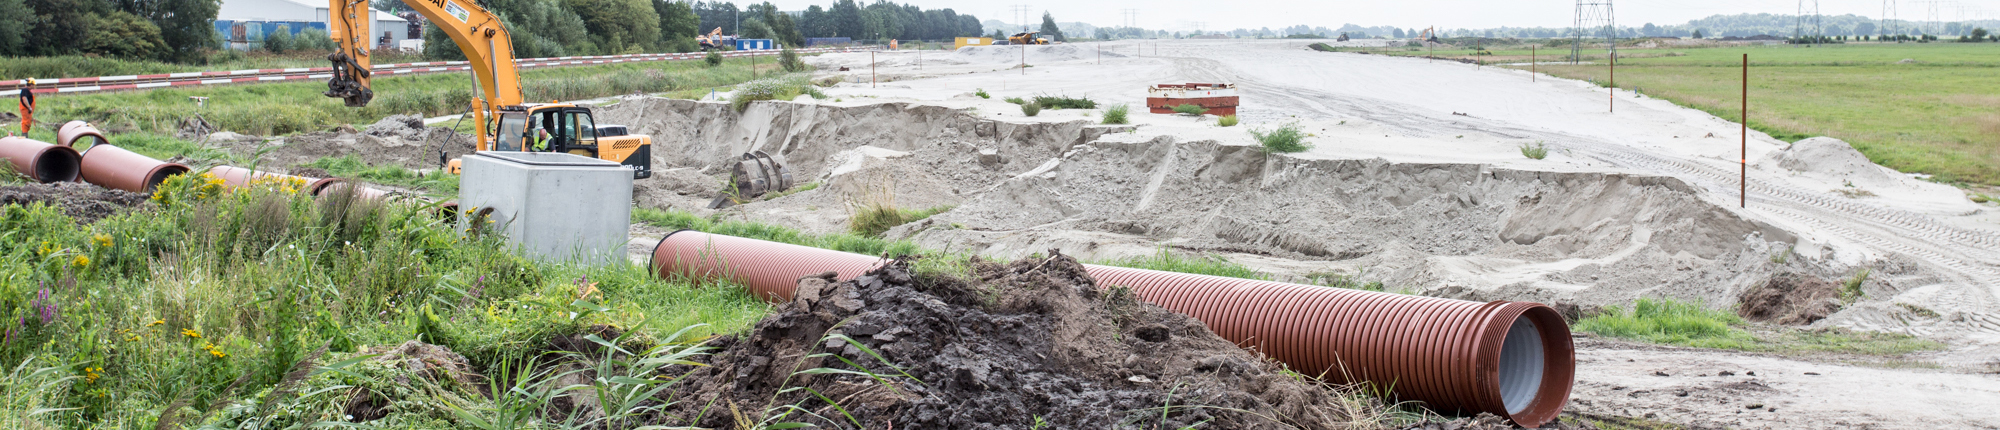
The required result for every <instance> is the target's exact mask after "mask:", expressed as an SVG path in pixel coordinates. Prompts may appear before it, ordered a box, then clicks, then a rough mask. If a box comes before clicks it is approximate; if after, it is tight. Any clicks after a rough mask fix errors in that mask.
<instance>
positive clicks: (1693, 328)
mask: <svg viewBox="0 0 2000 430" xmlns="http://www.w3.org/2000/svg"><path fill="white" fill-rule="evenodd" d="M1748 327H1749V325H1748V323H1746V322H1744V321H1743V319H1742V318H1741V317H1738V316H1736V314H1735V313H1734V312H1730V311H1725V310H1714V309H1708V308H1704V307H1702V306H1701V305H1700V304H1696V303H1689V302H1682V301H1678V300H1673V299H1652V298H1642V299H1639V300H1638V301H1636V302H1634V303H1633V304H1632V306H1631V307H1630V308H1626V307H1623V306H1612V307H1607V308H1605V309H1604V311H1603V312H1601V313H1598V314H1597V315H1593V316H1589V317H1586V318H1584V319H1583V320H1582V321H1577V322H1576V324H1575V325H1573V326H1572V327H1571V329H1572V330H1576V331H1579V332H1585V333H1591V334H1596V335H1599V336H1605V337H1614V338H1620V339H1628V340H1636V341H1641V342H1649V343H1658V344H1666V345H1680V346H1691V347H1696V348H1715V349H1734V350H1743V351H1759V352H1776V353H1784V354H1808V353H1839V354H1861V355H1875V356H1898V355H1903V354H1908V353H1912V352H1918V351H1928V350H1937V349H1941V348H1943V347H1944V345H1943V344H1941V343H1938V342H1935V341H1930V340H1924V339H1920V338H1916V337H1912V336H1908V335H1901V334H1893V333H1873V332H1856V331H1850V330H1845V329H1837V328H1836V329H1819V330H1802V329H1791V328H1783V327H1778V328H1773V329H1768V330H1767V329H1760V330H1758V332H1753V331H1752V330H1748V329H1747V328H1748Z"/></svg>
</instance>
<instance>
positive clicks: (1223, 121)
mask: <svg viewBox="0 0 2000 430" xmlns="http://www.w3.org/2000/svg"><path fill="white" fill-rule="evenodd" d="M1236 123H1237V119H1236V115H1223V116H1222V117H1220V118H1216V119H1215V125H1216V126H1218V127H1235V126H1236Z"/></svg>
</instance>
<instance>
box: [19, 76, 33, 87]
mask: <svg viewBox="0 0 2000 430" xmlns="http://www.w3.org/2000/svg"><path fill="white" fill-rule="evenodd" d="M21 82H25V83H27V84H28V86H30V87H32V86H35V78H27V79H22V80H21Z"/></svg>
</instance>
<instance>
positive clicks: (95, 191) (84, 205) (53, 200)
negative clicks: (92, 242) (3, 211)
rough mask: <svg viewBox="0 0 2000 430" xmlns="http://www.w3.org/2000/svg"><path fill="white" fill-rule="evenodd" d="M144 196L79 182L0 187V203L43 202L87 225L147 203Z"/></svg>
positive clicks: (24, 203) (0, 204) (22, 203)
mask: <svg viewBox="0 0 2000 430" xmlns="http://www.w3.org/2000/svg"><path fill="white" fill-rule="evenodd" d="M146 198H147V196H146V195H145V194H139V193H134V192H128V191H123V190H114V189H109V188H103V187H98V186H96V185H91V184H86V183H82V182H57V183H52V184H23V185H10V186H4V187H0V206H5V205H13V204H19V205H28V204H33V203H45V204H48V205H49V206H54V207H57V208H61V209H62V211H63V214H65V215H69V217H70V218H76V221H77V222H80V223H84V224H89V223H93V222H97V220H100V219H104V218H105V217H109V216H112V215H117V214H118V213H119V212H124V211H126V210H128V209H131V208H133V207H137V206H139V205H140V204H143V203H146Z"/></svg>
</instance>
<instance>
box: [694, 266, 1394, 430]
mask: <svg viewBox="0 0 2000 430" xmlns="http://www.w3.org/2000/svg"><path fill="white" fill-rule="evenodd" d="M1052 254H1053V253H1052ZM973 266H974V268H973V272H974V278H976V279H971V280H959V279H951V278H948V277H946V278H942V279H940V278H937V277H919V276H915V275H913V274H912V273H911V271H910V269H909V268H908V263H907V262H904V261H898V262H896V263H894V264H892V265H890V266H888V267H885V268H883V269H880V270H877V271H875V272H872V273H869V274H867V275H864V276H861V277H858V278H856V279H854V280H851V281H845V282H831V279H832V276H831V275H832V274H831V273H829V274H825V275H823V277H808V278H805V279H803V280H801V281H800V283H799V290H798V293H797V297H796V298H795V299H794V300H793V301H791V302H789V303H786V304H784V305H781V306H780V307H779V308H778V309H777V311H776V312H775V313H773V314H772V315H770V316H768V317H766V318H765V319H764V320H763V321H762V322H759V323H758V324H757V326H756V328H754V329H753V331H752V332H751V333H750V334H749V335H747V337H744V338H723V339H718V340H717V341H715V342H714V343H713V345H714V346H717V347H718V348H720V350H721V351H720V352H719V353H717V354H716V355H714V356H711V357H709V360H710V362H709V363H708V364H710V366H709V367H702V368H698V369H696V370H694V371H693V373H692V374H690V375H687V376H686V377H685V378H684V379H682V381H684V382H683V383H684V384H688V385H686V386H684V387H683V388H680V389H679V391H680V392H678V393H675V394H673V395H672V396H673V398H674V399H677V403H675V404H673V405H671V406H670V407H668V408H667V409H666V410H665V411H664V412H666V414H664V415H663V416H662V417H661V421H662V422H660V424H664V425H693V426H700V427H706V428H736V427H740V424H741V423H757V422H760V421H767V420H769V422H802V423H810V424H814V425H817V426H819V427H821V428H854V427H857V425H856V423H857V422H858V424H859V427H865V428H891V426H893V428H911V429H1028V428H1051V429H1109V428H1149V429H1150V428H1182V427H1186V426H1193V425H1198V424H1199V425H1202V426H1203V428H1229V429H1280V428H1305V429H1332V428H1347V427H1350V426H1352V425H1354V424H1360V425H1363V426H1370V427H1372V426H1374V425H1376V423H1377V422H1378V419H1379V418H1380V417H1379V416H1378V415H1377V414H1378V413H1380V412H1381V411H1383V410H1384V406H1382V405H1381V404H1380V403H1378V402H1375V401H1373V400H1368V399H1367V398H1366V397H1362V396H1357V395H1354V394H1353V393H1350V392H1345V391H1342V390H1339V389H1335V388H1332V387H1328V386H1325V385H1322V384H1320V383H1318V382H1316V381H1313V380H1311V379H1307V378H1303V377H1299V376H1297V375H1295V374H1292V373H1288V372H1283V371H1282V368H1281V367H1280V366H1279V365H1277V364H1275V363H1273V362H1270V361H1266V360H1263V359H1261V358H1260V357H1257V356H1255V355H1252V354H1251V353H1249V352H1246V351H1244V350H1243V349H1241V348H1238V347H1237V346H1236V345H1234V344H1232V343H1230V342H1228V341H1226V340H1223V339H1222V338H1220V337H1217V336H1216V335H1215V334H1213V333H1211V332H1209V330H1208V328H1207V327H1205V326H1203V325H1202V323H1201V322H1200V321H1197V320H1195V319H1193V318H1190V317H1187V316H1185V315H1181V314H1176V313H1173V312H1171V311H1167V310H1165V309H1162V308H1160V307H1158V306H1154V305H1151V304H1147V303H1144V302H1142V301H1140V300H1138V298H1137V296H1135V295H1133V294H1132V292H1131V290H1128V289H1124V288H1117V289H1112V290H1104V291H1101V290H1099V289H1098V287H1097V285H1096V283H1095V281H1093V280H1092V279H1091V278H1090V277H1089V275H1087V274H1085V273H1084V268H1083V265H1082V264H1079V263H1077V261H1076V260H1074V259H1072V258H1069V257H1066V256H1062V255H1060V254H1056V255H1055V256H1054V257H1050V258H1047V259H1028V260H1021V261H1016V262H1013V263H1009V264H998V263H991V262H984V261H980V260H976V259H975V260H973ZM830 335H840V336H846V337H848V338H851V339H853V340H854V343H858V344H860V345H862V346H865V347H866V348H865V349H864V348H860V347H857V346H855V345H853V344H850V343H849V342H847V341H845V340H843V339H840V338H837V337H834V336H830ZM871 352H872V353H871ZM875 354H880V358H879V359H878V358H876V357H875ZM843 359H844V360H843ZM848 363H853V364H851V365H850V364H848ZM891 364H893V366H892V365H891ZM855 365H858V366H859V367H860V368H861V369H856V367H854V366H855ZM818 368H829V369H842V370H862V369H865V370H866V371H867V372H869V373H873V374H876V375H880V376H881V377H882V378H883V379H884V380H886V381H887V382H886V383H885V382H878V381H877V380H876V379H874V378H871V377H869V376H865V375H855V374H845V373H817V374H814V373H812V372H804V371H808V370H809V369H818ZM905 372H907V377H906V376H905ZM800 388H809V389H810V390H811V391H807V390H805V389H800ZM815 393H816V394H817V395H816V394H815ZM822 396H823V397H822ZM829 400H831V401H829ZM833 404H838V408H836V407H835V406H834V405H833ZM787 405H796V406H797V407H798V408H801V409H804V410H808V411H811V412H812V414H811V415H809V414H805V413H800V412H792V413H790V415H788V416H783V417H782V418H773V416H774V415H778V414H784V413H785V411H786V409H785V407H786V406H787ZM850 414H851V416H852V418H851V419H850V418H848V416H849V415H850Z"/></svg>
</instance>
